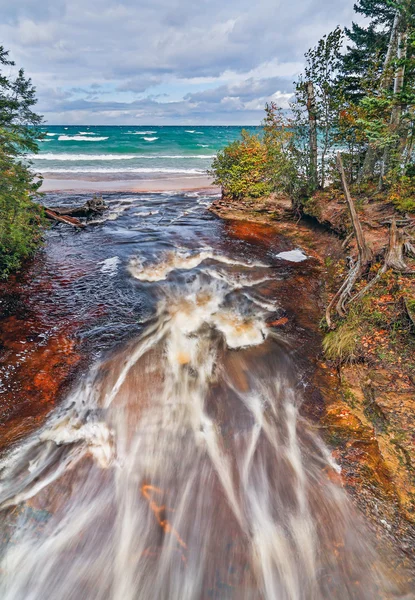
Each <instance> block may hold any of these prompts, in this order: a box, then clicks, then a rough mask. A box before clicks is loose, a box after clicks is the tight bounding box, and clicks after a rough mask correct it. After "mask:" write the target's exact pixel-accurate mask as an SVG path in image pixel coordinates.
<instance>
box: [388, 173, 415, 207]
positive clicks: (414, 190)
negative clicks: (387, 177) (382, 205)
mask: <svg viewBox="0 0 415 600" xmlns="http://www.w3.org/2000/svg"><path fill="white" fill-rule="evenodd" d="M389 200H390V201H391V202H393V204H394V205H395V207H396V209H397V210H399V211H400V212H403V213H407V212H412V213H415V177H408V176H407V175H404V176H402V177H401V178H400V179H399V180H398V181H397V182H396V183H395V184H394V185H393V186H392V188H391V190H390V192H389Z"/></svg>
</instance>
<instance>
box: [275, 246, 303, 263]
mask: <svg viewBox="0 0 415 600" xmlns="http://www.w3.org/2000/svg"><path fill="white" fill-rule="evenodd" d="M277 258H282V259H283V260H288V261H289V262H303V261H304V260H307V258H308V256H307V255H306V254H304V252H303V251H302V250H300V249H299V248H297V249H296V250H289V251H288V252H280V253H279V254H277Z"/></svg>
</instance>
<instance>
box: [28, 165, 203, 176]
mask: <svg viewBox="0 0 415 600" xmlns="http://www.w3.org/2000/svg"><path fill="white" fill-rule="evenodd" d="M36 171H37V172H38V173H182V174H188V175H204V174H206V171H204V170H203V169H174V168H161V167H160V168H154V169H146V168H144V167H137V168H135V167H121V168H116V167H113V168H105V167H73V168H66V169H65V168H62V169H61V168H54V167H42V168H36Z"/></svg>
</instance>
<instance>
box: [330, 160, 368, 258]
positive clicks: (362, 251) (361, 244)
mask: <svg viewBox="0 0 415 600" xmlns="http://www.w3.org/2000/svg"><path fill="white" fill-rule="evenodd" d="M337 167H338V170H339V173H340V177H341V182H342V188H343V192H344V195H345V198H346V202H347V206H348V208H349V212H350V216H351V219H352V225H353V231H354V234H355V236H356V242H357V247H358V251H359V258H360V261H361V265H362V268H364V267H365V266H366V265H367V264H368V263H369V262H370V261H371V259H372V251H371V250H370V248H369V246H368V245H367V244H366V239H365V235H364V233H363V229H362V226H361V224H360V221H359V217H358V215H357V212H356V208H355V205H354V202H353V200H352V197H351V195H350V191H349V186H348V185H347V180H346V174H345V172H344V167H343V161H342V157H341V154H340V152H338V153H337Z"/></svg>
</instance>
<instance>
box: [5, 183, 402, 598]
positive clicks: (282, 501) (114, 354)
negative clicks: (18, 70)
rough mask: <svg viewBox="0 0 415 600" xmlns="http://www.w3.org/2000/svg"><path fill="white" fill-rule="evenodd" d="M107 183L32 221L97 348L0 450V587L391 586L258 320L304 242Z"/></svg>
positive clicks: (78, 591)
mask: <svg viewBox="0 0 415 600" xmlns="http://www.w3.org/2000/svg"><path fill="white" fill-rule="evenodd" d="M108 200H109V202H110V204H111V210H110V212H109V214H107V215H106V216H105V217H104V219H103V221H102V222H101V223H96V224H95V225H94V226H91V227H90V228H88V229H87V230H86V231H84V232H81V233H79V234H73V233H72V232H67V231H66V230H65V229H64V228H61V227H60V226H59V227H58V228H56V229H55V230H53V231H52V232H51V234H50V236H49V240H48V246H47V249H46V265H45V269H46V270H49V271H50V270H53V271H54V272H56V273H57V272H61V273H62V272H65V274H66V279H65V281H66V284H65V285H64V286H61V288H59V289H56V290H55V291H54V292H53V294H54V299H53V302H54V303H55V305H56V304H57V305H60V306H62V304H63V302H64V300H65V302H69V303H72V307H75V308H73V309H74V310H75V309H76V311H77V313H79V314H80V315H82V314H84V313H88V314H89V316H90V318H89V320H88V324H87V325H85V324H84V325H83V328H81V330H80V331H81V333H80V334H79V335H80V336H81V337H83V339H84V341H85V340H86V341H85V343H87V344H89V348H90V350H91V352H92V349H93V350H94V357H95V359H94V361H93V365H92V366H91V368H90V369H89V370H88V369H87V370H86V372H85V373H84V374H83V375H82V376H81V377H80V379H79V382H78V384H77V385H75V386H74V388H73V390H72V391H71V392H70V393H69V394H68V395H67V397H66V399H64V400H63V402H62V403H61V404H60V406H59V407H58V408H57V409H56V410H55V411H54V412H53V413H52V415H51V416H50V418H49V419H48V420H47V422H46V424H45V425H44V426H43V427H42V428H41V430H40V431H37V432H36V433H35V434H34V435H31V436H30V437H29V438H28V439H26V440H25V441H24V442H22V443H20V444H19V445H17V446H16V447H15V448H13V449H12V450H11V451H10V452H9V453H8V454H6V455H5V456H4V457H3V459H2V462H1V464H0V469H1V471H0V473H1V480H0V506H1V515H2V532H3V543H2V544H1V546H0V547H1V555H0V556H1V563H0V572H1V580H0V597H1V598H2V600H58V599H59V600H70V599H71V600H72V599H73V600H79V599H86V600H104V599H105V600H106V599H114V600H136V599H143V600H148V599H157V600H164V599H166V600H176V599H177V600H199V599H203V600H204V599H206V600H207V599H210V598H213V599H235V600H243V599H249V600H251V599H252V600H254V599H255V600H256V599H269V600H297V599H298V600H300V599H304V600H319V599H327V600H329V599H330V600H334V599H339V600H347V599H358V600H363V599H368V600H369V599H370V600H373V599H374V598H389V597H397V596H394V595H393V590H392V589H391V587H390V586H389V585H388V584H387V581H386V579H385V576H384V575H383V573H382V569H381V568H380V566H379V562H380V561H379V559H378V557H377V556H376V553H375V551H374V550H373V547H372V543H371V536H370V534H369V533H368V531H367V530H366V528H365V526H364V525H363V524H362V522H361V519H360V517H359V516H358V515H357V514H356V513H355V512H354V510H353V509H352V507H351V505H350V502H349V500H348V499H347V498H346V495H345V493H344V491H343V489H342V488H341V485H340V483H339V477H338V473H339V467H338V466H337V465H336V464H335V463H334V462H333V460H332V458H331V454H330V451H329V449H328V448H327V447H326V446H325V445H324V444H323V442H322V440H321V439H320V437H319V435H318V433H317V432H316V431H315V430H314V428H313V427H312V426H311V425H310V424H309V423H308V422H307V420H306V419H305V418H303V417H302V416H301V414H300V409H301V404H302V401H303V394H304V384H303V382H302V373H301V372H300V369H299V366H298V362H297V361H296V353H295V347H294V346H295V340H293V339H288V338H286V337H285V336H284V335H283V334H282V332H281V333H278V334H277V333H276V332H275V330H274V331H273V330H272V329H271V328H269V327H267V321H269V320H270V319H272V317H273V315H274V317H275V315H277V316H278V310H279V301H280V300H279V298H278V294H277V293H276V291H275V290H278V286H277V287H276V288H275V287H273V286H274V283H275V282H278V281H284V280H285V281H287V280H289V279H290V278H293V277H295V274H296V273H297V272H298V269H303V271H302V272H303V273H304V272H306V269H307V263H308V262H310V263H311V262H312V261H311V259H308V258H307V256H306V255H305V254H304V253H302V252H299V251H297V252H292V251H293V250H296V248H295V247H293V246H292V244H291V243H290V242H288V241H287V240H285V239H283V238H280V239H279V238H278V239H276V240H275V242H274V243H273V244H271V245H270V246H269V247H268V248H266V249H264V248H263V247H259V246H258V245H255V244H253V243H250V242H244V241H241V240H239V241H238V240H235V239H231V238H230V237H229V235H228V234H227V229H226V225H225V224H223V223H222V222H221V221H219V220H218V219H216V218H215V217H213V216H212V215H210V214H209V213H208V212H207V211H206V205H207V204H208V203H209V198H208V197H204V196H203V195H202V194H199V195H198V194H194V195H187V196H180V195H177V196H172V195H168V194H165V195H153V196H151V195H150V196H134V195H129V196H128V195H125V196H119V195H118V196H112V197H109V198H108ZM47 201H48V202H49V203H52V204H53V203H56V201H57V199H56V198H49V199H47ZM281 253H282V254H281ZM82 269H83V270H82ZM53 294H52V295H53ZM298 301H299V302H301V290H298ZM91 304H93V305H100V306H101V307H104V308H105V310H103V311H102V314H101V316H100V317H99V318H98V317H96V318H95V319H94V318H93V317H91V312H88V311H90V308H91ZM55 310H58V308H56V309H55ZM102 315H104V316H102Z"/></svg>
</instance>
